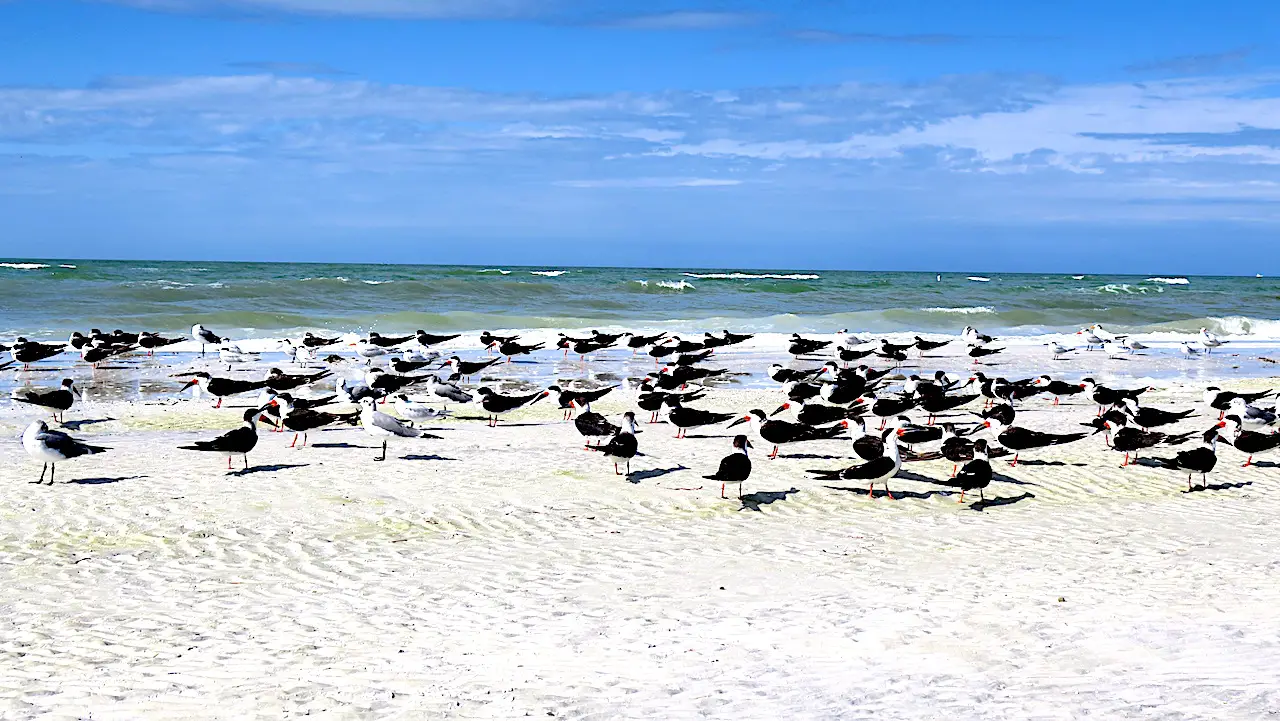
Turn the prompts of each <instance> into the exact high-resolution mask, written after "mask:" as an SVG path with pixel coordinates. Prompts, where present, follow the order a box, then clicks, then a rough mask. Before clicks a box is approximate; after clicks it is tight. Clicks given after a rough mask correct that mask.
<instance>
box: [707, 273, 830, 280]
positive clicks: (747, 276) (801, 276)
mask: <svg viewBox="0 0 1280 721" xmlns="http://www.w3.org/2000/svg"><path fill="white" fill-rule="evenodd" d="M683 275H685V276H687V277H689V278H702V279H705V280H761V279H765V280H818V279H819V278H821V277H822V276H820V275H817V274H814V273H684V274H683Z"/></svg>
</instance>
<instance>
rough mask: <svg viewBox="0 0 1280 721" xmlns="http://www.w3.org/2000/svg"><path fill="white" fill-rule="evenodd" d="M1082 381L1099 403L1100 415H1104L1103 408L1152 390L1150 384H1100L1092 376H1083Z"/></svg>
mask: <svg viewBox="0 0 1280 721" xmlns="http://www.w3.org/2000/svg"><path fill="white" fill-rule="evenodd" d="M1080 382H1081V383H1083V384H1084V386H1085V392H1086V393H1088V394H1089V397H1090V398H1092V399H1093V402H1094V403H1097V404H1098V415H1102V410H1103V409H1104V408H1108V407H1110V406H1114V405H1118V404H1120V403H1123V402H1124V400H1125V399H1126V398H1132V399H1133V400H1135V401H1136V400H1138V396H1140V395H1142V394H1143V393H1146V392H1147V391H1149V390H1151V387H1150V386H1146V387H1143V388H1108V387H1106V386H1103V385H1098V383H1097V382H1096V381H1094V380H1093V379H1092V378H1082V379H1081V380H1080Z"/></svg>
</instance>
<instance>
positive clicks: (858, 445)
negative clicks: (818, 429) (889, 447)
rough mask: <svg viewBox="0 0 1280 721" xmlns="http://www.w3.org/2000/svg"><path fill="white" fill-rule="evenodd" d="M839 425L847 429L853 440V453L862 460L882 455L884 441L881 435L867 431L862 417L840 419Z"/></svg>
mask: <svg viewBox="0 0 1280 721" xmlns="http://www.w3.org/2000/svg"><path fill="white" fill-rule="evenodd" d="M841 427H843V428H845V429H847V430H848V431H849V437H850V439H852V441H853V453H854V455H856V456H858V457H859V458H861V459H862V460H864V461H870V460H873V459H876V458H879V457H880V456H882V455H884V441H883V440H882V439H881V436H878V435H874V434H870V433H867V425H866V423H865V422H864V421H863V420H862V418H853V419H850V420H847V421H841Z"/></svg>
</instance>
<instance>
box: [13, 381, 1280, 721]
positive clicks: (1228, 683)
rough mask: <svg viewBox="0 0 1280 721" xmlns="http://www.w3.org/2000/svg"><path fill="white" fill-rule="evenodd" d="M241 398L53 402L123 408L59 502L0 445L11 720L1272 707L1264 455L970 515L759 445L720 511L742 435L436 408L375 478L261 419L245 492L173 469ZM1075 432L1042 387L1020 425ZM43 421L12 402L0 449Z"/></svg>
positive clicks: (736, 398) (1103, 479) (1057, 488)
mask: <svg viewBox="0 0 1280 721" xmlns="http://www.w3.org/2000/svg"><path fill="white" fill-rule="evenodd" d="M1205 384H1206V382H1204V381H1201V380H1197V381H1195V382H1194V383H1189V384H1187V385H1185V386H1183V385H1180V384H1177V383H1170V384H1169V385H1168V386H1167V387H1164V388H1161V389H1159V390H1158V391H1154V392H1151V393H1149V394H1148V395H1147V396H1145V397H1144V401H1146V402H1147V403H1150V404H1154V405H1157V406H1160V407H1166V408H1189V407H1192V406H1195V407H1196V408H1198V409H1199V410H1198V413H1199V415H1198V417H1196V418H1193V419H1191V420H1189V421H1186V422H1184V423H1182V424H1179V426H1178V429H1179V430H1203V428H1202V427H1204V426H1207V425H1208V421H1209V420H1210V418H1209V416H1208V415H1207V414H1206V412H1205V409H1204V407H1203V405H1202V404H1201V402H1200V390H1201V389H1202V388H1203V387H1204V385H1205ZM1231 387H1233V388H1237V389H1239V388H1262V387H1270V383H1269V382H1268V381H1266V380H1252V381H1246V382H1240V381H1234V382H1233V383H1232V386H1231ZM780 398H781V394H780V393H779V392H778V391H776V390H770V391H764V390H719V391H716V392H715V393H713V394H712V395H711V397H709V398H708V399H707V401H706V402H704V403H702V404H700V407H706V408H711V409H724V410H734V411H743V410H746V409H749V408H752V407H756V406H759V407H763V408H765V409H766V410H769V411H771V410H772V409H773V408H774V407H776V406H777V404H778V403H779V399H780ZM770 404H772V405H770ZM233 405H236V404H233ZM630 407H631V406H630V398H629V397H627V396H623V395H617V394H615V396H611V397H607V398H606V399H605V400H604V401H602V402H600V403H599V404H597V406H596V408H595V409H596V410H598V411H600V412H604V413H606V414H608V415H610V416H611V417H613V418H616V416H617V414H618V413H620V412H621V411H623V410H626V409H629V408H630ZM457 412H458V413H459V414H460V415H462V416H468V415H474V414H475V413H474V412H472V411H468V410H467V409H466V407H458V408H457ZM240 413H241V409H239V408H224V409H221V410H213V409H211V408H209V407H208V403H207V402H204V401H194V400H182V401H179V402H176V403H173V404H152V405H142V404H140V403H134V404H126V403H121V402H98V401H93V400H90V401H89V402H87V403H85V404H84V405H82V406H79V407H77V409H76V412H75V413H73V414H71V416H70V418H74V419H80V420H99V419H111V420H108V421H105V422H99V423H86V424H84V425H83V426H81V427H80V428H79V430H78V431H77V432H76V435H77V436H78V437H81V438H83V439H85V440H88V441H90V442H94V443H100V444H102V445H106V446H110V448H111V450H110V451H109V452H108V453H106V454H103V455H98V456H93V457H89V458H86V459H82V460H78V461H76V462H74V463H66V464H60V467H59V469H58V483H56V484H55V485H54V486H52V487H49V486H37V485H29V484H28V482H29V481H32V480H34V479H35V478H36V476H37V475H38V473H39V470H40V467H39V464H35V463H32V462H31V460H30V459H29V458H27V457H26V455H25V454H24V453H23V452H22V448H21V446H20V444H18V443H16V442H7V443H4V444H0V515H2V517H3V525H2V526H0V579H2V581H3V583H2V584H0V608H3V610H4V613H3V615H2V616H0V624H3V626H2V629H3V630H2V632H0V650H2V651H3V654H4V658H5V663H4V664H3V666H0V716H3V717H4V718H11V719H19V718H34V717H41V718H68V719H71V718H92V719H136V718H142V717H147V718H172V719H190V718H221V719H242V718H285V717H287V718H292V717H297V716H302V715H308V714H309V715H312V716H319V717H320V718H406V719H407V718H495V719H508V718H523V717H525V716H530V717H542V718H546V717H555V718H602V719H603V718H639V717H650V718H739V719H741V718H750V719H779V718H877V719H887V718H894V719H897V718H901V719H921V718H973V719H1074V718H1082V717H1086V716H1091V717H1096V718H1134V719H1205V718H1215V719H1257V718H1264V717H1267V716H1268V715H1269V714H1275V713H1280V683H1277V680H1276V672H1275V670H1274V669H1276V668H1277V667H1280V615H1277V614H1276V612H1275V609H1276V608H1277V607H1278V606H1280V564H1278V563H1277V561H1276V559H1275V553H1274V549H1275V548H1276V547H1277V544H1280V526H1278V525H1277V524H1276V523H1275V518H1276V516H1277V514H1278V513H1280V470H1277V466H1276V464H1275V462H1276V460H1280V459H1276V458H1274V457H1272V458H1268V457H1265V456H1264V457H1262V458H1260V459H1258V460H1262V461H1264V463H1262V464H1261V467H1252V468H1240V467H1239V466H1240V463H1241V462H1242V461H1243V460H1244V457H1243V455H1242V454H1240V453H1238V452H1237V451H1235V450H1234V449H1230V448H1225V447H1223V446H1220V452H1219V455H1220V458H1221V461H1220V463H1219V468H1218V470H1216V471H1215V472H1214V473H1212V474H1211V475H1210V477H1209V488H1208V489H1207V490H1203V491H1201V490H1197V491H1195V492H1191V493H1188V492H1187V486H1186V477H1185V475H1184V474H1180V473H1178V472H1174V471H1169V470H1163V469H1158V468H1149V467H1143V466H1138V467H1131V468H1124V469H1121V468H1119V467H1118V466H1119V462H1120V460H1121V454H1119V453H1116V452H1114V451H1110V450H1108V449H1106V448H1105V447H1104V446H1103V442H1102V439H1101V436H1096V437H1093V438H1090V439H1087V440H1085V441H1082V442H1079V443H1076V444H1073V445H1070V446H1066V447H1062V448H1056V449H1051V450H1049V451H1043V452H1035V453H1028V454H1026V455H1024V460H1030V461H1032V463H1024V464H1023V465H1020V466H1019V467H1018V468H1009V467H1008V466H1007V465H1005V464H1003V463H997V465H998V466H999V467H998V468H997V472H998V473H999V474H1000V476H999V477H998V479H997V480H996V481H995V482H993V483H992V484H991V486H990V487H989V488H988V489H986V493H985V498H986V500H985V502H980V501H978V498H977V496H976V494H974V495H972V496H969V497H966V499H965V503H964V504H959V503H957V502H956V499H957V497H958V496H957V494H956V492H955V491H953V490H952V489H949V488H945V487H942V486H938V485H933V484H930V483H928V482H926V481H925V480H921V479H925V478H942V477H945V476H946V475H947V473H948V472H949V471H950V463H949V462H946V461H942V460H939V461H928V462H919V463H910V464H907V465H906V467H905V468H904V472H903V474H902V477H899V478H896V479H894V480H893V481H891V483H890V488H891V489H892V491H893V495H894V500H889V499H886V498H884V497H883V493H882V492H877V496H878V497H877V498H875V499H872V498H869V497H868V496H867V493H866V489H865V488H863V487H858V488H849V487H844V486H843V485H841V484H839V483H829V482H815V481H813V480H810V478H809V477H808V476H807V475H806V474H805V473H804V472H803V471H804V469H806V468H837V467H840V466H842V465H848V464H850V463H853V462H855V461H854V460H853V459H851V458H850V456H851V455H852V453H851V452H850V447H849V445H848V442H847V441H823V442H817V443H810V444H804V445H799V446H794V447H791V448H784V450H783V457H782V458H779V459H778V460H775V461H769V460H767V459H766V458H765V457H764V455H765V453H767V451H768V449H767V448H763V447H762V446H763V444H762V443H757V449H756V451H755V454H754V457H753V458H754V463H755V466H754V468H755V470H754V473H753V475H752V477H751V480H750V481H749V482H748V483H747V484H746V487H745V488H744V492H745V493H746V496H745V497H744V498H743V499H742V500H741V501H739V500H737V499H736V498H735V499H732V500H726V499H722V498H720V488H719V485H718V484H715V483H713V482H711V481H706V480H704V479H702V477H701V476H702V475H703V474H707V473H711V472H713V471H714V470H715V467H716V464H717V462H718V460H719V458H720V457H721V456H723V455H725V454H726V453H727V452H728V451H729V436H730V435H731V433H733V432H735V431H725V430H724V429H723V428H721V427H711V428H704V429H698V430H695V431H693V432H691V433H690V437H689V438H688V439H687V440H675V439H673V438H672V435H673V430H674V429H673V428H672V427H671V426H669V425H666V424H659V425H646V424H642V425H641V429H642V430H643V433H642V434H641V435H640V436H639V443H640V449H641V451H642V452H643V453H644V454H645V455H644V456H643V457H641V458H637V459H636V462H635V463H633V464H632V471H633V475H632V476H631V477H629V478H627V479H624V478H620V477H617V476H615V475H614V474H613V468H612V466H611V465H609V464H608V463H606V462H604V461H603V459H602V458H600V457H599V456H598V455H597V454H594V453H589V452H585V451H583V450H582V443H581V440H580V437H579V435H578V434H577V432H576V431H575V430H574V427H573V425H572V424H571V423H564V422H561V421H560V411H559V409H557V408H555V404H554V403H550V402H545V403H543V404H540V405H535V406H534V407H533V408H532V409H531V410H530V411H528V412H526V413H524V414H518V415H515V416H513V417H512V418H510V419H509V421H508V422H505V423H504V425H503V426H501V427H499V428H497V429H490V428H487V427H485V424H484V423H482V422H479V421H474V420H473V421H468V420H456V419H455V420H451V421H449V422H445V423H441V424H437V426H436V427H438V428H440V429H441V430H439V431H437V435H440V436H442V437H443V440H426V439H421V440H419V439H414V440H402V441H399V442H396V441H393V442H392V445H391V457H390V458H389V459H388V460H387V461H386V462H384V463H375V462H373V461H372V458H373V457H374V456H375V455H376V453H377V449H376V448H375V443H374V442H373V440H372V439H371V438H369V437H367V436H366V435H364V433H363V432H362V431H361V430H360V429H358V428H351V429H346V428H344V429H341V430H330V431H323V432H318V433H313V434H311V442H312V444H314V447H309V448H306V449H290V448H289V447H288V441H289V440H290V438H291V436H290V435H287V434H283V435H282V434H264V436H263V438H262V440H261V442H260V443H259V446H258V448H257V449H256V450H255V451H254V452H253V453H252V454H251V455H250V456H249V461H250V464H251V469H250V471H251V472H249V473H247V474H243V473H231V474H228V473H227V472H226V469H225V459H224V458H223V457H221V456H216V455H213V456H210V455H208V454H200V453H194V452H189V451H180V450H176V447H177V446H178V445H182V444H186V443H189V442H191V441H192V440H196V439H200V438H208V437H212V435H215V434H216V432H220V431H221V430H222V429H226V428H230V427H232V426H234V425H235V424H236V422H237V421H238V420H239V414H240ZM1093 414H1094V407H1093V406H1091V405H1084V404H1083V403H1081V404H1071V405H1064V406H1062V407H1060V408H1057V409H1053V408H1051V407H1050V406H1049V405H1048V403H1047V402H1045V401H1043V400H1033V401H1030V402H1026V403H1025V404H1024V405H1023V407H1022V409H1021V410H1020V411H1019V424H1020V425H1026V426H1029V427H1033V428H1038V429H1041V430H1050V429H1055V428H1057V429H1065V428H1068V427H1071V426H1074V425H1075V424H1076V423H1078V422H1081V421H1087V420H1088V419H1089V418H1090V417H1092V416H1093ZM38 415H39V414H37V413H36V412H35V411H34V410H33V409H30V408H14V407H12V406H9V407H5V408H4V409H3V411H2V412H0V433H2V434H3V435H4V437H6V438H11V439H12V438H14V437H16V436H17V435H19V434H20V433H21V430H22V428H23V427H24V426H25V425H26V424H27V423H28V422H29V421H30V420H31V419H32V418H34V417H37V416H38ZM1213 419H1214V420H1216V416H1214V418H1213ZM642 420H643V418H642ZM740 428H741V427H739V429H740ZM795 454H801V455H806V456H810V457H804V458H796V457H790V456H793V455H795ZM1155 455H1161V453H1159V452H1157V453H1155ZM1163 455H1171V452H1170V451H1167V450H1166V451H1165V452H1164V453H1163ZM1039 462H1044V463H1046V464H1047V465H1040V464H1039ZM236 467H237V468H239V460H238V459H237V465H236ZM1197 482H1198V479H1197Z"/></svg>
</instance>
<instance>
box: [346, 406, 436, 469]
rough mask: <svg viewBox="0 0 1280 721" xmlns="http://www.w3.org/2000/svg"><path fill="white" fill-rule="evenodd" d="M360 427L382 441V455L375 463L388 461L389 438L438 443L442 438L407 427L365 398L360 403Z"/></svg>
mask: <svg viewBox="0 0 1280 721" xmlns="http://www.w3.org/2000/svg"><path fill="white" fill-rule="evenodd" d="M360 427H362V428H364V432H365V433H368V434H369V435H371V436H373V437H374V438H381V439H382V455H381V456H379V457H377V458H374V459H373V460H375V461H385V460H387V439H388V438H431V439H434V440H437V441H438V440H440V436H433V435H431V434H430V433H427V432H426V431H421V430H418V429H417V428H414V427H413V426H409V425H405V424H404V423H401V422H400V421H399V420H398V419H396V418H394V417H393V416H389V415H387V414H386V413H383V412H382V411H379V410H378V408H377V402H376V401H374V399H372V398H365V399H364V400H362V401H360Z"/></svg>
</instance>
